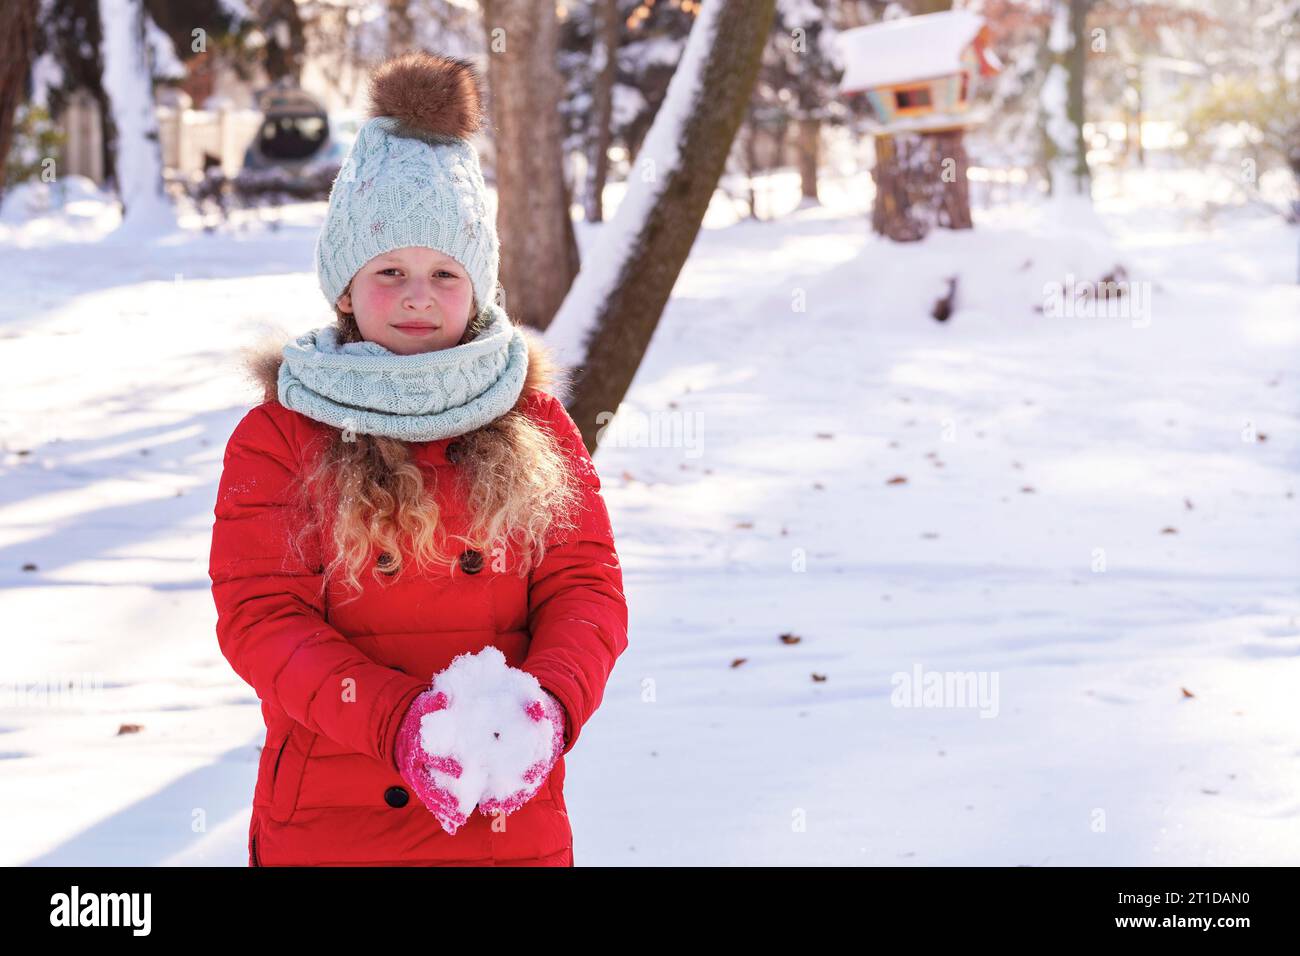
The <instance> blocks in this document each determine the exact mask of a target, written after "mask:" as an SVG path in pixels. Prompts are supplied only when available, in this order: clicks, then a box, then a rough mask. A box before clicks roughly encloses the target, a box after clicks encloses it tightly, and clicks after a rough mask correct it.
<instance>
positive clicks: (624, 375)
mask: <svg viewBox="0 0 1300 956" xmlns="http://www.w3.org/2000/svg"><path fill="white" fill-rule="evenodd" d="M775 5H776V0H712V2H711V3H706V4H704V7H703V9H702V10H701V11H700V13H699V15H698V19H697V21H696V24H695V27H694V29H693V31H692V35H691V38H690V40H689V41H688V42H687V46H686V51H685V52H684V53H683V55H682V61H683V63H687V62H688V61H689V60H690V57H691V53H692V49H693V47H692V44H693V43H696V42H697V36H696V33H697V31H701V28H702V27H705V26H711V27H712V29H711V30H709V31H703V32H699V37H698V42H702V43H707V44H708V45H707V48H705V49H704V50H703V51H702V62H700V63H699V64H698V69H699V84H698V89H694V90H690V89H685V88H684V89H685V92H686V93H688V94H689V95H690V97H691V99H690V102H689V104H688V106H687V108H686V109H684V110H683V111H682V112H681V113H679V114H678V115H676V116H674V115H669V114H671V113H673V112H674V111H675V107H674V93H675V92H678V91H677V90H675V89H674V88H673V87H670V88H669V92H668V98H667V100H666V101H665V103H664V108H662V109H661V110H660V111H659V115H658V116H657V117H656V118H655V126H658V125H659V124H660V123H661V122H662V123H665V124H668V125H667V127H666V129H669V130H671V131H672V132H673V136H672V140H673V143H674V144H675V146H676V149H677V151H678V155H679V156H680V157H681V160H680V162H676V163H668V164H666V167H665V168H663V169H660V170H657V171H655V172H654V173H652V175H653V176H654V179H653V181H652V182H651V183H646V182H645V180H644V179H643V178H642V175H641V173H637V174H636V175H634V176H633V177H631V178H632V180H633V181H634V185H633V186H632V187H631V188H630V189H629V193H628V198H627V199H625V200H624V202H625V203H632V202H633V201H634V200H640V199H642V198H649V199H651V200H652V201H649V202H646V203H644V204H641V203H638V204H637V205H635V206H629V207H628V208H629V210H636V209H637V208H643V209H644V213H643V214H642V218H641V219H640V220H639V221H638V222H634V223H632V226H634V227H635V231H634V232H633V233H632V234H631V235H630V236H629V237H628V238H629V240H630V241H629V243H628V245H627V247H626V248H627V251H626V253H625V254H623V256H622V258H621V260H620V261H619V262H618V263H617V266H616V268H615V269H613V270H611V271H612V272H613V273H614V274H613V279H612V282H611V283H610V284H609V287H608V288H607V289H606V288H604V287H603V285H602V287H601V288H600V290H599V291H600V294H599V295H598V296H596V297H595V298H594V301H596V302H597V305H596V306H595V309H596V312H595V314H594V315H592V316H590V324H589V332H587V333H584V339H583V345H584V348H583V352H584V355H583V356H582V359H581V362H580V364H578V365H577V366H576V367H575V368H574V369H573V376H572V377H573V394H572V395H571V397H570V398H569V400H568V403H567V407H568V411H569V414H570V415H572V416H573V419H574V421H575V422H576V423H577V425H578V428H579V429H580V431H581V432H582V437H583V441H584V442H585V443H586V446H587V448H588V449H589V450H592V451H594V450H595V448H596V441H597V432H598V430H599V429H600V428H601V427H602V426H603V424H604V421H603V419H604V417H605V416H602V415H601V413H602V412H606V413H612V412H613V411H614V410H616V409H617V408H618V406H619V403H620V402H621V401H622V400H623V396H624V395H626V394H627V389H628V386H629V385H630V384H631V382H632V379H633V377H634V376H635V375H636V370H637V368H638V367H639V366H640V364H641V358H642V356H643V355H644V354H645V351H646V348H647V346H648V345H649V344H650V339H651V337H652V336H653V335H654V331H655V328H656V326H657V325H658V324H659V317H660V316H661V315H662V314H663V310H664V306H665V305H666V304H667V302H668V298H669V296H670V295H671V294H672V290H673V286H674V285H675V284H676V282H677V276H678V274H679V273H680V272H681V269H682V265H683V264H684V263H685V262H686V257H687V256H688V255H689V254H690V251H691V246H692V245H693V244H694V243H695V237H696V234H697V233H698V232H699V229H700V223H701V221H702V220H703V219H704V213H705V210H707V209H708V206H709V200H710V199H711V198H712V196H713V192H714V190H715V189H716V188H717V185H718V177H719V176H720V175H721V174H722V170H723V167H724V166H725V164H726V161H727V154H728V153H729V152H730V150H731V145H732V140H733V139H734V138H735V135H736V130H737V129H738V128H739V126H740V123H741V120H742V119H743V118H744V116H745V109H746V107H747V106H748V104H749V101H750V95H751V93H752V91H753V87H754V80H755V78H756V77H757V75H758V68H759V62H760V59H761V57H762V52H763V45H764V43H766V42H767V38H768V35H769V32H770V31H771V28H772V19H773V14H774V11H775ZM706 18H708V22H705V21H706ZM696 49H698V45H697V46H696ZM678 69H679V71H680V70H684V69H687V67H684V66H679V67H678ZM691 69H694V67H691ZM684 79H686V80H690V79H692V77H690V76H686V77H684ZM674 82H676V78H674ZM678 123H680V129H674V128H673V126H674V124H678ZM654 140H655V134H654V131H653V130H652V132H651V133H650V134H649V135H648V136H647V144H650V145H653V144H654ZM643 153H649V157H650V160H651V161H653V160H656V159H658V160H660V161H662V159H663V157H656V156H654V155H653V153H650V151H649V150H648V149H647V150H643ZM645 161H646V159H645V157H644V156H642V157H639V158H638V162H642V163H644V162H645ZM639 186H645V188H647V189H650V190H653V196H652V197H641V196H634V195H633V190H635V189H637V187H639ZM621 218H622V217H621V216H616V217H615V220H614V222H612V223H610V225H609V226H606V227H605V228H607V229H614V228H618V227H619V226H620V225H621V221H620V220H621ZM604 272H605V270H604V269H602V268H595V269H593V271H592V273H591V275H592V277H593V278H592V281H593V283H603V279H602V276H603V274H604ZM580 281H581V280H580ZM579 291H580V292H581V293H583V294H579V295H576V296H575V299H576V300H577V304H578V307H585V302H586V293H589V292H592V293H594V291H595V290H594V289H588V288H583V289H581V290H576V289H575V293H578V292H579Z"/></svg>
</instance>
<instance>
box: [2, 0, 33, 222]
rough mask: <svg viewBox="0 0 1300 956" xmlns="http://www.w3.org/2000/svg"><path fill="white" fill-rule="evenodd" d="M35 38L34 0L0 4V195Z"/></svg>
mask: <svg viewBox="0 0 1300 956" xmlns="http://www.w3.org/2000/svg"><path fill="white" fill-rule="evenodd" d="M35 42H36V0H12V2H10V3H6V4H5V5H4V6H3V7H0V197H3V196H4V189H5V168H4V158H5V157H6V156H8V155H9V148H10V146H11V145H12V144H13V135H14V117H15V114H16V113H17V112H18V107H19V105H20V104H21V103H22V102H23V100H25V99H26V98H27V71H28V70H29V69H30V68H31V62H32V49H33V45H34V44H35Z"/></svg>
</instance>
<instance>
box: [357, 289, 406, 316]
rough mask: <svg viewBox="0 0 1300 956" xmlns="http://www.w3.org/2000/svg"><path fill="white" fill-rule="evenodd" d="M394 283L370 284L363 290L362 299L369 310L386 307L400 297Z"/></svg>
mask: <svg viewBox="0 0 1300 956" xmlns="http://www.w3.org/2000/svg"><path fill="white" fill-rule="evenodd" d="M400 294H401V293H400V292H399V290H398V288H397V287H396V286H395V285H387V286H384V285H372V286H370V287H368V288H367V289H366V290H365V293H364V299H365V302H366V304H367V305H368V306H369V307H370V309H371V310H374V309H387V308H389V307H391V306H392V304H393V303H394V302H396V301H397V300H398V298H399V297H400Z"/></svg>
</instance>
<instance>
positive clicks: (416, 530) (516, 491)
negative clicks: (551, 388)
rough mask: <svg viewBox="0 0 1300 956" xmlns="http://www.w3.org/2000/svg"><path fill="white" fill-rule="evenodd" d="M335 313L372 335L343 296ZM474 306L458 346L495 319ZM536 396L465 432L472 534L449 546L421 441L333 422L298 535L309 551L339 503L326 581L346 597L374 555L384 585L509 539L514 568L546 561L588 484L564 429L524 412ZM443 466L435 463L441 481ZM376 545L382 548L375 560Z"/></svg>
mask: <svg viewBox="0 0 1300 956" xmlns="http://www.w3.org/2000/svg"><path fill="white" fill-rule="evenodd" d="M350 287H351V284H350V283H349V288H350ZM344 291H345V292H346V291H348V290H347V289H345V290H344ZM334 313H335V321H336V326H337V328H338V332H339V340H340V341H341V342H345V343H346V342H359V341H362V340H363V337H362V335H361V330H360V328H359V327H358V326H357V322H356V318H355V316H354V315H352V313H349V312H344V311H343V310H342V309H340V308H339V307H338V305H337V304H335V307H334ZM470 314H471V315H472V316H473V317H474V318H473V319H472V320H471V321H470V322H468V323H466V328H465V334H464V335H463V336H462V337H461V340H460V342H458V343H457V344H458V345H459V344H464V343H465V342H468V341H470V340H472V339H473V338H474V337H475V336H477V335H478V334H479V333H480V332H482V331H483V329H484V328H485V327H486V326H487V324H488V316H487V315H486V314H485V313H484V314H480V311H479V308H478V302H477V300H475V302H474V303H473V305H472V307H471V312H470ZM547 371H548V373H554V371H555V370H554V369H553V368H548V370H547ZM526 398H527V389H525V392H524V394H522V395H521V396H520V399H519V402H517V403H516V405H515V407H514V408H513V409H511V410H510V411H509V412H506V413H505V414H504V415H502V416H500V417H499V418H497V419H496V420H495V421H492V422H489V423H488V424H487V425H484V426H483V427H481V428H478V429H476V430H474V431H472V432H467V433H466V434H464V435H461V436H459V437H458V438H457V439H456V440H457V443H458V444H459V445H460V446H461V450H462V456H461V459H460V460H461V462H462V467H461V468H459V469H457V471H456V473H455V474H454V475H451V476H450V477H451V478H452V479H453V480H456V481H463V482H464V486H463V490H464V492H465V500H466V502H467V506H468V510H469V516H470V524H469V527H468V529H467V533H466V534H465V535H453V536H452V537H453V538H455V540H456V541H458V542H459V545H457V546H455V547H451V548H446V545H447V543H448V542H447V540H446V539H447V537H448V535H447V534H446V529H445V528H443V527H442V522H441V517H442V516H441V514H440V510H441V509H440V508H439V505H438V496H437V494H436V493H434V492H435V491H436V486H435V487H433V488H431V489H426V487H425V484H426V482H425V477H426V475H425V472H423V471H422V470H421V468H420V467H419V465H418V464H417V463H416V462H415V460H414V458H413V455H412V451H413V448H412V445H411V444H410V443H408V442H405V441H401V440H400V439H396V438H387V437H383V436H379V435H364V434H357V433H352V432H349V433H347V434H346V435H345V433H344V432H343V431H341V430H338V429H332V430H331V431H332V432H333V434H332V435H331V437H330V440H329V442H328V443H327V444H326V446H325V448H324V449H323V451H322V452H321V454H320V455H319V457H318V458H317V460H316V463H315V466H314V467H312V468H310V469H309V471H308V472H307V473H306V474H305V475H303V476H300V478H299V483H300V488H301V493H302V496H303V501H304V505H305V506H306V508H305V510H306V512H307V513H308V514H310V515H311V519H310V520H309V521H307V523H306V524H305V525H304V527H303V528H302V529H301V531H300V533H299V535H298V538H297V545H298V548H299V553H300V554H301V553H302V541H303V539H304V537H306V536H308V535H312V534H318V533H320V532H321V530H322V528H323V527H324V525H325V524H326V520H325V518H326V515H327V514H329V513H330V512H331V511H332V512H333V521H332V522H331V524H332V534H331V535H330V538H331V540H330V541H329V542H325V541H324V540H323V537H324V536H323V535H322V542H321V543H322V545H332V547H328V550H329V551H330V552H331V554H332V557H331V558H330V559H329V560H328V561H327V562H325V563H324V566H323V569H322V570H323V572H324V581H326V582H328V581H330V580H332V579H334V578H335V577H337V578H338V579H339V580H341V581H342V582H343V583H344V584H345V585H346V587H347V589H348V590H349V591H350V592H353V594H352V597H350V598H348V599H347V600H345V601H344V602H343V603H349V602H350V601H352V600H355V599H356V598H357V597H360V594H361V591H362V585H361V574H362V572H363V571H364V570H365V568H366V565H367V564H370V565H371V569H370V575H371V578H372V580H374V581H375V582H376V583H378V584H380V585H381V586H383V585H384V584H385V583H387V582H389V581H393V580H396V579H397V578H398V577H399V576H400V575H401V574H402V572H403V570H404V569H405V568H407V567H408V556H409V558H410V559H413V561H414V564H415V566H416V568H417V569H418V570H420V571H422V572H423V571H432V570H435V569H436V568H438V567H439V566H442V565H445V566H446V567H447V569H448V571H449V572H451V571H454V566H455V564H456V563H457V561H458V559H459V557H460V554H461V552H462V551H463V550H465V549H467V548H473V549H476V550H478V551H479V552H480V553H481V554H483V556H484V558H485V560H497V561H499V560H500V559H501V557H502V556H503V555H504V554H505V553H506V544H507V542H513V543H514V545H515V547H516V552H517V554H518V560H517V561H516V562H515V567H514V568H513V569H511V570H513V571H514V572H515V573H517V574H518V575H520V576H521V577H522V576H525V575H527V574H528V573H529V572H530V571H531V570H532V569H533V568H535V567H536V566H537V564H539V563H540V562H541V560H542V558H543V557H544V556H545V554H546V550H547V543H548V541H551V540H552V539H553V536H556V535H559V536H563V535H564V533H565V532H567V531H569V530H571V529H573V528H575V527H576V526H577V515H578V509H579V507H580V505H581V496H582V489H581V483H580V479H579V478H577V477H576V475H575V474H574V471H573V468H572V464H571V462H570V461H569V460H568V458H567V457H566V455H565V453H564V452H563V451H562V450H561V449H560V447H559V446H558V444H557V442H556V439H555V436H553V435H552V434H551V432H550V431H549V430H548V429H547V428H545V427H543V426H541V425H539V424H538V423H537V422H536V421H535V420H534V419H532V418H530V417H529V416H528V415H527V414H525V413H524V411H523V405H524V401H525V399H526ZM439 474H440V473H434V472H429V475H430V477H433V478H434V479H435V480H436V479H437V477H438V476H439ZM375 548H379V549H380V551H381V554H380V559H379V561H378V562H376V563H372V561H371V556H372V554H373V553H374V550H375ZM322 587H324V584H322Z"/></svg>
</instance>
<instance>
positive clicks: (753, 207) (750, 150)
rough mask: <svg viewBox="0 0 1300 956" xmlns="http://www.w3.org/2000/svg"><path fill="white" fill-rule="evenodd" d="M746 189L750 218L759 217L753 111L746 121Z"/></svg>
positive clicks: (756, 137)
mask: <svg viewBox="0 0 1300 956" xmlns="http://www.w3.org/2000/svg"><path fill="white" fill-rule="evenodd" d="M743 141H744V145H745V189H746V195H747V196H748V198H749V218H750V219H758V218H759V215H758V194H757V192H756V191H755V190H754V177H755V176H756V175H758V124H757V123H756V122H754V115H753V113H752V112H751V113H750V114H749V117H748V118H747V119H746V120H745V123H744V133H743Z"/></svg>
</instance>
